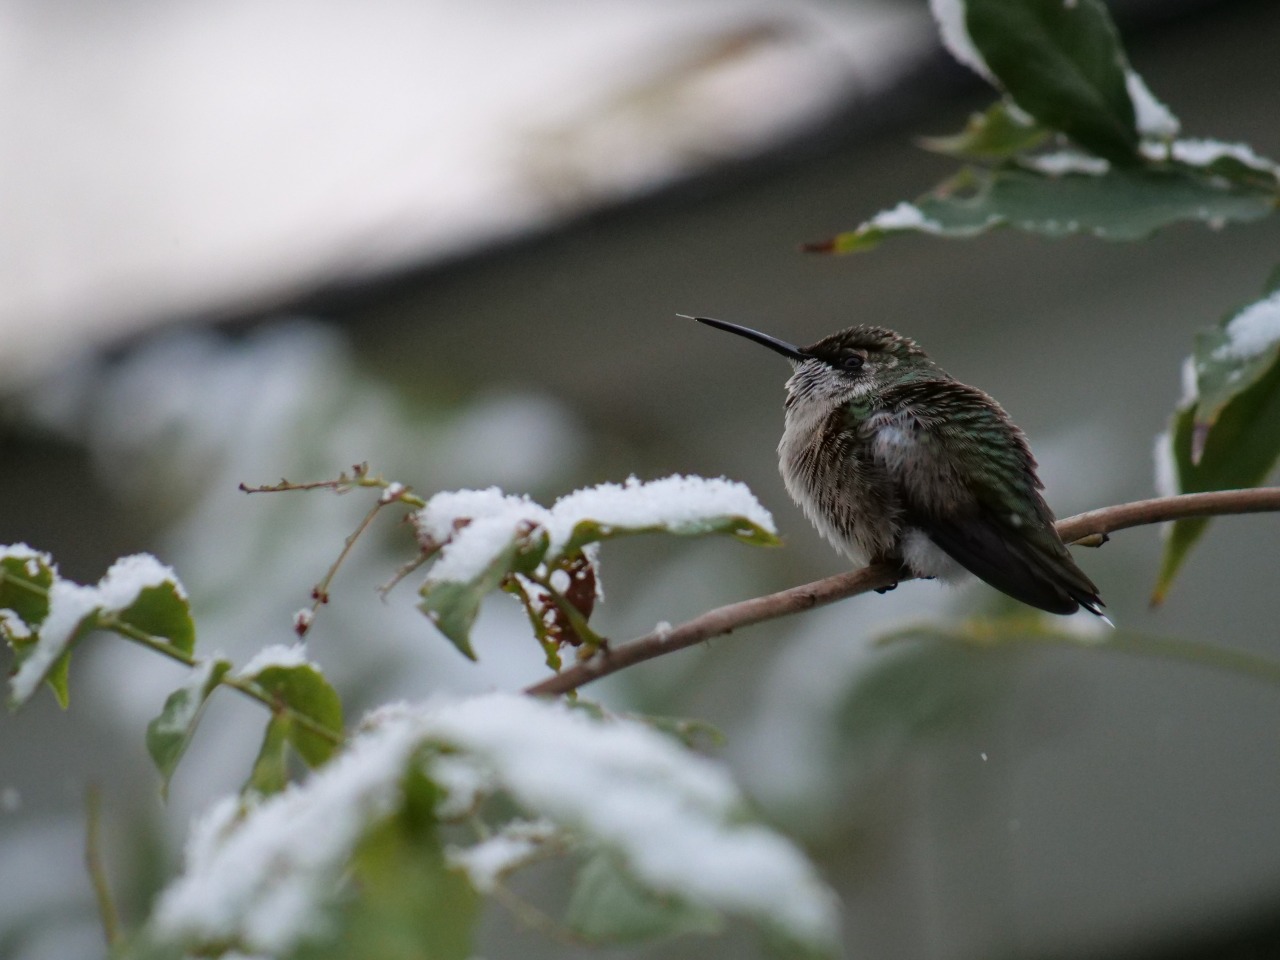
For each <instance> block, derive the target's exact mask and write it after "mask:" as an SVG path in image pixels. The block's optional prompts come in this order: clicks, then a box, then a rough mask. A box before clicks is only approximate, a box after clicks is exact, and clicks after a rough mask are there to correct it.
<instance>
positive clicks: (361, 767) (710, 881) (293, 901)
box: [153, 694, 837, 953]
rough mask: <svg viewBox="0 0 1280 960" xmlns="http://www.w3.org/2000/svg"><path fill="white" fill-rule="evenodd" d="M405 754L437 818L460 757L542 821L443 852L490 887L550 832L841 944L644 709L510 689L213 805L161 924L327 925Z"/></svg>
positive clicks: (301, 930) (795, 878)
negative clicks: (250, 795) (579, 706)
mask: <svg viewBox="0 0 1280 960" xmlns="http://www.w3.org/2000/svg"><path fill="white" fill-rule="evenodd" d="M442 763H443V764H444V767H443V769H444V770H445V771H446V772H445V774H444V775H443V776H437V770H438V769H440V768H439V766H438V765H440V764H442ZM411 764H418V765H420V767H421V769H422V771H423V772H424V773H425V774H426V775H427V776H428V777H429V778H433V779H435V780H437V782H438V783H439V785H440V787H441V788H442V791H443V798H444V799H443V801H442V806H441V807H439V808H438V812H439V811H442V810H453V811H455V812H456V811H457V809H458V804H457V800H458V798H457V797H452V796H451V795H450V794H451V791H452V789H453V788H452V787H451V786H450V784H451V783H456V782H458V781H459V779H460V778H459V776H458V767H459V766H465V767H470V768H472V769H473V771H474V774H475V776H474V777H473V778H466V777H463V778H461V779H462V780H463V782H464V783H467V782H469V785H468V786H465V787H464V788H463V789H464V792H469V791H470V790H471V789H472V788H473V786H474V785H475V784H485V785H486V789H488V790H493V789H497V790H500V791H502V792H503V793H505V794H507V795H508V796H510V797H511V798H512V799H513V800H514V801H515V802H516V803H517V804H518V805H519V806H520V808H521V809H523V810H524V811H525V812H526V813H528V814H529V815H531V816H533V817H535V818H537V819H535V820H533V821H532V822H530V821H527V820H518V821H515V822H514V823H512V824H510V825H509V826H508V827H507V828H506V829H505V830H503V831H500V832H498V833H496V834H494V835H492V836H490V837H488V838H487V839H482V840H481V841H479V842H478V843H477V844H475V845H473V846H471V847H467V848H455V849H453V850H451V852H450V862H451V863H452V864H454V865H456V866H457V867H458V868H459V869H462V870H463V871H465V873H466V875H467V876H468V877H469V878H470V879H471V882H472V883H473V884H474V885H475V886H476V887H477V888H478V889H480V890H482V891H483V890H486V889H492V887H493V885H494V884H495V883H496V882H497V881H498V879H499V878H500V877H501V875H503V874H504V873H506V872H507V871H509V870H510V869H513V868H514V867H516V866H518V865H520V864H521V863H523V862H525V861H526V860H528V859H529V858H530V856H531V855H532V854H534V853H535V852H536V850H537V848H538V847H539V846H541V845H544V844H548V843H550V842H552V841H553V840H556V841H558V842H559V843H561V844H563V845H565V846H573V847H576V848H578V849H581V850H583V851H594V850H607V851H610V852H611V853H612V854H613V855H615V856H617V857H618V858H619V859H620V861H621V862H622V863H623V864H624V865H625V867H626V869H627V870H628V871H629V872H630V873H631V874H632V875H634V877H635V878H636V879H637V880H638V881H639V882H641V883H642V884H644V885H645V886H646V887H648V888H650V889H652V890H654V891H655V892H657V893H658V894H660V895H663V896H670V897H675V898H677V899H680V900H687V901H689V902H691V903H694V904H698V905H702V906H705V907H710V908H714V909H717V910H721V911H725V912H728V913H734V914H739V915H745V916H748V917H751V918H753V919H755V920H757V921H758V922H761V923H764V924H766V925H769V926H772V927H775V928H776V929H778V930H779V931H781V932H783V933H784V934H786V935H788V936H789V937H791V938H793V939H794V940H797V941H800V942H804V943H808V944H811V945H814V946H817V947H819V948H821V949H824V950H825V949H830V948H831V946H832V944H834V942H835V937H836V928H837V911H836V904H835V900H834V897H833V896H832V894H831V892H830V891H829V890H828V888H827V887H826V886H825V885H824V884H823V883H822V881H821V880H820V879H819V878H818V876H817V874H816V873H815V872H814V870H813V868H812V866H810V865H809V863H808V862H807V861H806V859H805V858H804V856H803V855H802V854H801V853H800V851H799V850H798V849H797V848H796V847H795V846H794V845H793V844H792V843H791V842H790V841H788V840H786V839H784V838H783V837H781V836H780V835H778V834H776V833H774V832H772V831H771V830H769V829H767V828H765V827H763V826H761V825H760V824H757V823H754V822H752V821H751V820H750V819H749V818H748V817H747V816H746V810H745V805H744V802H743V799H742V797H741V795H740V794H739V793H738V791H737V789H736V788H735V787H734V785H733V783H732V782H731V780H730V779H729V777H728V776H727V775H726V773H725V772H724V770H723V769H721V768H720V767H719V766H717V765H715V764H713V763H711V762H710V761H707V760H705V759H702V758H700V757H698V756H696V755H694V754H692V753H690V752H689V751H687V750H684V749H682V748H681V747H680V746H678V745H677V744H676V743H675V742H674V741H672V740H670V739H668V738H667V737H665V736H663V735H662V734H659V733H657V732H655V731H653V730H651V729H650V728H648V727H646V726H645V725H643V724H641V723H638V722H636V721H632V720H622V719H608V720H599V719H593V718H591V717H590V716H588V715H587V714H586V713H585V712H583V711H581V710H575V709H572V708H570V707H567V706H565V705H563V704H559V703H547V702H542V701H538V700H534V699H532V698H529V697H524V696H515V695H507V694H493V695H488V696H482V697H476V698H472V699H469V700H461V701H456V702H451V703H435V704H430V705H426V706H419V707H410V706H400V707H394V708H386V709H383V710H382V711H380V712H379V713H378V714H377V715H376V716H375V717H373V718H371V719H370V720H368V721H366V722H365V723H364V724H363V725H362V732H361V733H360V734H359V735H358V736H356V737H355V738H354V739H353V740H352V741H351V743H350V744H349V745H348V746H347V748H346V749H345V750H344V751H343V752H342V754H341V755H340V756H338V757H337V758H336V759H335V760H333V761H332V762H331V763H330V764H328V765H327V766H325V767H324V768H322V769H321V770H319V771H317V772H316V773H315V774H313V775H312V777H311V779H310V780H309V781H307V782H306V783H304V784H301V785H297V786H293V787H290V788H289V789H287V790H286V791H284V792H283V793H280V794H278V795H276V796H274V797H271V798H268V799H266V800H263V801H261V802H259V803H256V804H254V803H251V802H249V803H246V802H245V801H242V800H240V799H237V798H234V797H233V798H227V799H224V800H222V801H219V802H218V803H216V804H214V806H213V807H212V808H211V809H210V810H209V812H208V813H206V814H205V816H204V817H203V818H202V819H201V820H200V821H199V822H198V823H197V824H196V825H195V827H194V828H193V830H192V832H191V839H190V841H189V843H188V846H187V851H186V858H185V859H186V865H185V869H184V872H183V874H182V876H181V877H179V878H178V880H177V881H175V882H174V883H173V884H172V885H171V886H170V887H169V888H168V889H167V890H166V891H165V892H164V894H163V895H162V897H161V899H160V902H159V906H158V908H157V911H156V914H155V925H154V930H153V933H154V935H155V936H156V937H157V938H159V939H160V940H162V941H168V942H174V943H177V944H180V945H182V946H184V947H185V948H188V949H198V948H200V947H201V946H202V945H211V944H227V943H230V944H235V945H236V946H237V947H239V948H240V949H248V950H256V951H263V952H267V953H277V952H282V951H287V950H289V949H291V948H292V947H293V946H295V945H296V944H298V943H299V942H301V941H303V940H304V939H306V938H310V937H314V936H316V935H317V933H318V932H323V931H325V930H326V929H327V928H326V922H327V921H326V907H327V905H329V904H331V903H332V902H333V900H334V899H335V897H336V896H337V894H338V891H339V888H340V884H341V877H342V873H343V869H344V866H345V864H346V863H347V862H348V860H349V858H350V857H351V855H352V853H353V851H354V850H355V848H356V846H357V845H358V844H359V843H360V841H361V840H362V838H363V837H364V836H365V835H366V834H367V833H368V831H369V830H370V828H371V827H372V826H374V825H375V824H376V823H377V822H378V821H379V820H381V819H384V818H387V817H390V816H393V815H394V814H395V813H396V811H397V809H398V808H399V806H400V805H401V803H402V802H403V794H402V791H403V784H404V781H405V775H406V772H407V769H408V768H409V767H410V765H411ZM473 799H474V798H472V797H468V798H467V803H465V804H463V806H469V805H470V804H471V802H472V801H473Z"/></svg>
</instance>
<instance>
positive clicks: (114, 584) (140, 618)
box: [6, 554, 193, 708]
mask: <svg viewBox="0 0 1280 960" xmlns="http://www.w3.org/2000/svg"><path fill="white" fill-rule="evenodd" d="M7 579H8V577H7V576H6V580H7ZM47 596H48V609H47V613H46V615H45V617H44V618H43V620H42V621H41V622H40V624H39V630H38V631H32V634H33V636H34V637H35V641H34V642H33V643H24V644H22V645H21V646H20V647H16V648H15V650H14V653H15V655H16V658H17V660H18V669H17V670H16V671H15V672H14V673H13V675H12V676H11V677H10V680H9V689H10V698H9V702H10V705H11V706H12V707H15V708H16V707H18V706H21V705H22V704H23V703H25V702H26V701H27V700H29V699H30V698H31V696H32V695H33V694H34V692H35V690H36V688H37V687H38V686H39V685H40V683H41V681H43V680H46V679H49V680H51V686H52V687H53V688H54V693H55V695H56V696H57V698H58V701H59V703H60V704H61V705H62V706H63V707H65V706H66V705H67V685H66V676H67V662H66V658H67V656H68V655H69V654H70V651H71V650H72V648H73V647H74V646H75V644H76V643H77V642H78V641H79V640H80V638H81V637H83V636H85V635H86V634H88V633H90V632H92V631H93V630H95V629H98V628H101V629H104V630H111V631H113V632H115V633H118V634H120V635H121V636H123V637H125V638H129V637H130V636H131V634H133V633H138V632H141V633H146V634H147V635H148V637H149V638H151V639H157V640H161V641H166V642H169V643H174V644H181V643H184V642H187V643H188V644H189V642H190V637H191V636H192V635H193V634H192V633H191V626H190V624H191V619H190V615H189V613H187V612H186V593H185V591H183V589H182V586H181V584H180V583H179V582H178V578H177V577H176V576H175V575H174V572H173V571H172V570H171V569H170V568H169V567H166V566H165V565H164V564H162V563H160V561H158V560H156V558H155V557H153V556H151V555H150V554H137V555H135V556H130V557H122V558H121V559H119V560H117V561H116V562H115V563H113V564H112V565H111V567H110V568H109V569H108V570H107V572H106V574H105V575H104V576H103V578H102V579H101V580H99V581H98V583H97V584H96V585H95V586H82V585H80V584H76V583H72V582H71V581H69V580H63V579H60V578H58V577H57V576H56V571H54V577H53V579H52V581H51V582H50V584H49V588H48V593H47ZM175 608H180V609H178V610H176V612H175ZM135 620H136V622H135ZM28 626H30V624H28ZM147 627H153V628H156V629H157V630H158V631H159V632H158V633H152V632H151V631H150V630H148V629H147ZM10 632H12V627H11V628H10ZM184 652H185V651H184Z"/></svg>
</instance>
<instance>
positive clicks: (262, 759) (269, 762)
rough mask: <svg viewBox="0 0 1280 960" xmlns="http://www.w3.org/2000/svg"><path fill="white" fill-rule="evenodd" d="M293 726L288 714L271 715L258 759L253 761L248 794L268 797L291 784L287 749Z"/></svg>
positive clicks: (247, 784)
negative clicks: (251, 792) (249, 792)
mask: <svg viewBox="0 0 1280 960" xmlns="http://www.w3.org/2000/svg"><path fill="white" fill-rule="evenodd" d="M292 725H293V722H292V720H291V718H290V717H289V715H288V714H287V713H275V714H272V715H271V719H270V720H268V721H267V729H266V732H265V733H264V734H263V736H262V746H261V747H259V748H258V757H257V759H256V760H254V761H253V770H252V771H250V773H249V782H248V783H246V784H245V785H244V788H245V791H246V792H247V791H253V792H255V793H259V794H261V795H262V796H264V797H268V796H270V795H271V794H273V793H279V792H280V791H281V790H283V789H284V788H285V785H286V784H287V783H288V782H289V757H288V751H287V749H286V748H287V746H288V744H289V733H290V728H291V727H292Z"/></svg>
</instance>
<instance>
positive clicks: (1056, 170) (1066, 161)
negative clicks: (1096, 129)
mask: <svg viewBox="0 0 1280 960" xmlns="http://www.w3.org/2000/svg"><path fill="white" fill-rule="evenodd" d="M1024 162H1025V163H1026V164H1027V166H1029V167H1032V168H1033V169H1035V170H1039V171H1040V172H1041V173H1044V174H1048V175H1049V176H1051V177H1060V176H1063V175H1064V174H1068V173H1087V174H1089V175H1090V176H1095V177H1100V176H1102V175H1103V174H1104V173H1106V172H1107V171H1108V170H1110V169H1111V164H1110V163H1108V162H1107V161H1106V160H1104V159H1103V158H1102V157H1095V156H1093V155H1092V154H1088V153H1081V152H1080V151H1078V150H1059V151H1057V152H1055V153H1042V154H1040V155H1039V156H1036V157H1028V158H1027V159H1026V160H1025V161H1024Z"/></svg>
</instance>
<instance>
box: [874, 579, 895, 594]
mask: <svg viewBox="0 0 1280 960" xmlns="http://www.w3.org/2000/svg"><path fill="white" fill-rule="evenodd" d="M897 589H898V584H897V582H896V581H895V582H894V583H891V584H889V585H888V586H887V587H876V593H888V592H889V591H890V590H897Z"/></svg>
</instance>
